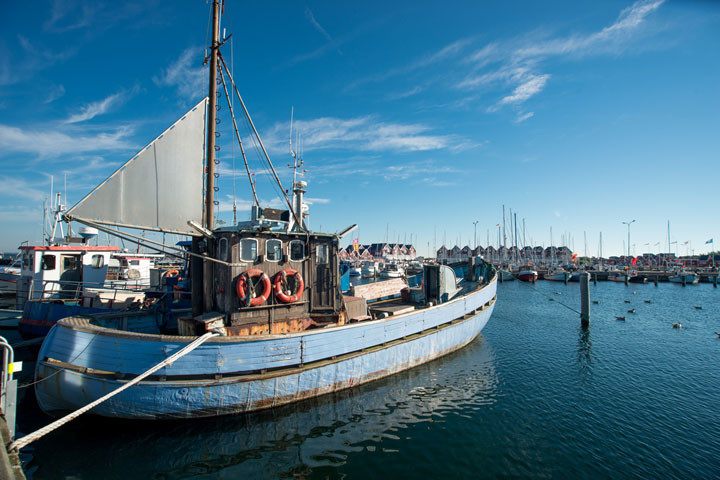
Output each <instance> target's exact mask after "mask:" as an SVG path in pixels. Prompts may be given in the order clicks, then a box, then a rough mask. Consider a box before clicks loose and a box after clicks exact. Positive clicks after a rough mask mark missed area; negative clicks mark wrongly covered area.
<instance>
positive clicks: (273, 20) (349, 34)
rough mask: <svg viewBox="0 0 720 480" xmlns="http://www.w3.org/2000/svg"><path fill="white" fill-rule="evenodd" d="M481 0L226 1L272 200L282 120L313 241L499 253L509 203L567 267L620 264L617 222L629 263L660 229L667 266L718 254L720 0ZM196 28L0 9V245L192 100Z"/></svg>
mask: <svg viewBox="0 0 720 480" xmlns="http://www.w3.org/2000/svg"><path fill="white" fill-rule="evenodd" d="M484 3H485V4H483V3H481V2H474V1H469V2H440V3H438V2H373V1H369V2H362V3H361V4H357V3H347V2H234V1H228V5H227V6H226V12H225V16H224V17H223V24H222V26H223V28H226V29H227V33H228V34H229V33H232V42H228V44H227V46H226V47H224V55H225V58H226V59H228V60H231V59H232V63H233V71H234V76H235V78H236V80H237V83H238V86H239V88H240V91H241V94H242V95H243V97H244V99H245V102H246V104H247V105H248V108H249V109H250V112H251V114H252V115H253V120H254V122H255V124H256V125H257V127H258V129H259V131H260V134H261V136H262V137H263V140H264V141H265V143H266V145H267V146H268V150H269V152H270V156H271V158H272V159H273V161H274V163H275V165H276V167H277V168H278V169H279V170H281V171H282V179H283V183H284V185H285V186H286V188H287V187H289V184H290V183H291V182H290V181H289V180H288V179H289V175H290V172H289V169H287V167H286V165H287V164H288V162H289V155H288V152H287V150H288V145H287V139H288V134H289V120H290V109H291V106H293V105H294V108H295V125H296V126H297V128H298V131H299V132H300V133H301V134H302V136H303V139H304V140H303V144H304V158H305V167H306V168H307V170H308V173H307V174H306V177H305V180H307V181H308V183H309V191H308V197H309V201H310V202H311V203H312V205H311V206H310V213H311V215H310V224H311V227H312V228H314V229H319V228H320V227H322V229H323V230H324V231H338V230H340V229H342V228H344V227H345V226H347V225H349V224H351V223H358V224H359V229H358V230H357V233H356V234H354V235H357V236H358V237H359V239H360V242H361V243H372V242H380V241H385V240H386V239H388V240H390V241H398V240H399V241H401V242H410V241H411V239H412V242H413V243H415V244H416V245H417V246H418V250H419V252H420V253H421V254H425V253H426V252H427V250H428V247H429V248H430V249H432V248H433V247H435V246H436V247H439V246H440V245H441V244H442V243H443V241H445V243H446V244H448V246H452V245H454V244H457V243H460V244H462V245H465V244H472V243H473V241H474V240H473V236H474V225H473V222H475V221H477V222H478V223H477V241H478V243H479V244H481V245H486V244H487V238H488V237H489V238H490V241H491V243H493V244H496V243H497V228H496V224H498V223H502V205H506V208H507V209H508V210H509V209H510V208H512V209H513V211H514V212H517V216H518V222H519V223H520V224H521V223H522V219H524V220H525V240H526V243H528V244H530V243H531V241H532V244H534V245H538V244H539V245H545V246H547V245H549V244H550V240H551V238H550V229H551V228H552V231H553V243H554V244H560V243H561V242H562V241H563V240H564V241H565V243H566V244H569V246H570V247H571V248H573V249H574V250H575V251H577V252H579V253H580V254H581V255H582V254H584V253H585V247H584V236H587V253H588V254H589V255H593V254H597V252H598V238H599V234H600V232H602V235H603V254H604V255H605V256H607V255H612V254H620V253H621V251H622V250H623V248H627V247H626V246H625V247H624V242H626V241H627V228H626V226H625V225H623V224H622V222H623V221H629V220H631V219H636V220H637V221H636V222H635V223H633V224H632V227H631V235H632V237H631V244H633V245H634V249H633V250H632V251H633V253H637V254H639V253H642V252H646V251H655V252H656V251H658V250H660V249H661V250H663V251H664V250H666V249H667V221H668V220H669V221H670V222H671V236H672V241H677V242H678V244H677V245H678V252H679V253H681V254H685V252H686V251H690V249H692V250H694V251H695V253H703V252H705V251H707V249H708V248H709V247H710V245H705V241H706V240H708V239H710V238H716V239H717V240H718V243H720V228H719V224H720V222H719V221H720V215H718V209H717V200H716V198H717V193H718V188H717V187H718V176H717V172H718V161H719V160H720V159H719V158H718V155H719V154H718V152H719V151H720V131H719V130H720V121H719V120H720V118H719V116H720V113H719V112H720V61H719V60H720V53H718V52H720V34H719V33H718V32H720V28H719V27H720V6H719V4H718V3H717V2H712V1H700V0H697V1H679V0H677V1H672V0H669V1H662V0H648V1H637V2H634V3H633V2H620V1H603V2H597V1H582V0H581V1H572V2H535V1H524V2H521V1H511V2H484ZM208 13H209V7H208V5H207V4H206V2H204V1H202V0H198V1H194V2H190V1H183V2H153V1H142V2H140V1H138V2H80V1H61V0H58V1H50V2H48V1H38V2H32V3H28V2H3V4H2V6H0V165H2V172H0V184H1V185H2V188H1V189H0V221H1V222H2V225H3V228H2V233H0V249H2V250H14V249H15V248H16V247H17V246H18V245H19V243H20V242H21V241H24V240H30V241H39V240H40V237H41V232H42V203H43V199H44V198H47V197H48V196H49V192H50V177H51V176H52V177H54V179H55V186H56V189H57V187H58V185H63V183H64V181H65V180H64V179H65V177H67V194H68V197H69V204H71V205H72V204H74V203H75V202H76V201H77V200H79V199H80V198H81V197H82V196H84V195H85V194H86V193H87V192H88V191H89V190H90V189H92V188H93V187H94V186H95V185H97V184H98V183H100V182H101V181H102V180H103V179H104V178H105V177H107V176H108V175H109V174H110V173H112V172H113V171H114V170H115V169H116V168H117V167H118V166H120V165H121V164H122V163H123V162H124V161H126V160H127V159H129V158H131V157H132V156H133V155H134V154H135V152H137V151H138V150H139V149H140V148H142V147H143V146H145V145H146V144H147V143H149V142H150V141H151V140H153V139H154V138H155V137H156V136H157V135H158V134H160V133H161V132H162V131H163V130H164V129H165V128H167V127H168V126H169V125H171V124H172V123H173V122H174V121H175V120H176V119H177V118H179V117H180V116H181V115H182V114H184V113H185V111H186V110H188V109H189V108H190V107H192V106H193V105H195V104H196V103H197V102H198V101H199V100H200V99H201V98H202V97H203V96H204V95H206V89H207V87H206V84H207V80H206V78H207V71H206V70H205V69H204V68H203V67H202V60H203V49H204V45H205V44H206V42H207V40H206V39H207V26H208ZM230 47H232V52H231V49H230ZM226 112H227V109H225V110H223V111H222V113H226ZM219 130H220V133H221V135H222V136H221V137H220V144H221V146H222V150H221V151H220V158H221V162H222V163H221V168H220V173H221V176H220V181H219V186H220V191H219V192H218V197H219V199H220V200H221V206H220V208H221V212H220V216H221V218H224V219H226V220H231V219H232V214H231V206H232V203H233V183H234V185H235V188H234V190H235V202H236V204H237V206H238V210H239V213H238V216H239V219H240V220H244V219H246V217H247V215H248V212H247V208H248V206H249V205H250V198H251V197H250V189H249V184H248V181H247V179H246V177H245V176H244V173H243V171H242V170H241V169H237V171H236V178H235V181H234V182H233V174H232V164H233V147H232V146H231V139H232V130H231V123H230V121H229V120H228V119H227V117H226V118H225V119H224V121H223V123H221V124H220V127H219ZM243 135H244V136H246V139H247V135H248V134H247V132H244V133H243ZM234 153H235V165H236V167H240V166H241V165H242V163H241V162H242V160H241V157H239V155H238V154H239V152H238V149H237V148H234ZM249 160H250V162H251V169H252V170H253V171H257V172H258V176H257V178H258V188H259V190H260V199H261V202H263V203H264V204H265V205H271V206H279V205H280V203H279V199H278V198H276V195H275V193H274V192H275V190H273V189H272V187H271V186H270V184H269V183H268V181H267V179H266V176H265V175H264V174H262V169H261V168H260V163H259V160H258V157H257V155H255V153H254V151H252V149H251V151H250V154H249ZM686 242H687V243H686ZM657 243H660V246H656V244H657ZM673 249H675V246H673Z"/></svg>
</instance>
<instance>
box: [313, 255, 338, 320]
mask: <svg viewBox="0 0 720 480" xmlns="http://www.w3.org/2000/svg"><path fill="white" fill-rule="evenodd" d="M313 255H314V263H315V279H314V282H313V290H312V295H311V300H310V302H311V307H312V310H313V311H317V310H325V311H326V310H335V276H334V275H333V271H334V270H333V265H335V263H336V261H337V259H336V258H334V257H335V255H333V249H332V246H331V244H330V243H318V244H316V245H315V251H314V252H313Z"/></svg>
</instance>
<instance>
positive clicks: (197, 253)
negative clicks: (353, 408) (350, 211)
mask: <svg viewBox="0 0 720 480" xmlns="http://www.w3.org/2000/svg"><path fill="white" fill-rule="evenodd" d="M212 3H213V23H212V25H213V29H212V30H213V37H212V38H213V43H212V45H213V47H212V48H211V49H210V50H209V52H210V53H209V56H208V62H209V63H210V67H209V71H210V72H211V75H212V74H213V73H214V72H216V71H217V70H220V71H223V70H222V68H223V67H224V72H225V73H224V76H223V77H221V81H222V83H223V84H224V82H225V79H229V80H230V82H231V83H232V86H233V87H235V84H234V81H233V80H232V76H231V72H230V71H229V68H228V67H227V66H226V65H225V63H224V60H222V57H221V56H220V55H219V50H220V41H219V38H218V30H219V29H218V23H219V9H220V4H219V0H214V1H213V2H212ZM225 45H227V44H225ZM218 60H220V61H221V62H222V65H221V66H218ZM211 79H212V80H211V81H210V82H208V84H209V90H210V92H209V93H210V94H209V95H208V97H207V98H205V99H204V100H203V101H202V102H200V104H198V105H197V106H196V107H195V108H193V109H192V110H191V111H190V112H188V113H187V114H186V115H185V116H183V118H182V119H181V120H180V121H178V122H176V124H175V125H173V127H172V128H171V129H168V130H166V131H165V132H164V134H163V135H161V136H160V137H158V138H157V139H156V140H155V141H153V142H152V143H151V144H150V145H149V146H148V147H147V148H146V149H143V150H142V151H141V153H140V154H138V155H137V156H135V157H133V158H132V159H130V160H129V161H128V162H126V163H125V164H124V165H122V166H121V167H120V168H119V169H118V170H117V171H116V172H115V173H113V174H112V175H111V176H110V178H109V179H108V180H106V181H105V182H103V183H102V184H101V185H100V186H99V187H97V188H96V189H95V190H93V191H92V192H91V193H90V194H89V195H87V196H86V197H85V198H83V199H82V200H81V201H80V202H78V203H77V204H76V205H75V206H74V207H73V208H71V209H70V210H69V211H68V212H67V214H66V216H67V218H68V219H69V220H73V221H78V222H81V223H86V224H90V225H100V226H102V225H104V226H107V229H108V230H110V227H109V226H112V225H115V226H117V225H120V226H126V227H129V226H132V227H133V228H153V229H155V230H158V231H161V232H165V231H175V232H176V233H177V232H182V233H183V234H187V235H192V236H193V237H194V238H195V239H194V241H193V249H192V250H191V252H190V255H191V256H192V259H191V269H192V274H191V277H192V279H193V288H192V293H193V313H192V315H188V316H187V317H183V318H180V319H178V324H177V330H175V331H172V330H171V329H166V330H165V331H161V330H160V329H158V328H156V326H155V325H154V324H153V323H152V322H151V321H148V319H146V318H145V317H144V315H143V313H142V312H139V313H137V314H136V315H135V316H133V315H129V314H118V315H116V316H112V315H97V316H93V315H90V316H83V317H72V318H66V319H63V320H60V321H59V322H58V324H57V325H56V326H55V327H54V328H53V329H52V330H51V332H50V334H49V335H48V336H47V337H46V339H45V341H44V343H43V345H42V347H41V349H40V353H39V357H38V362H37V364H36V365H37V366H36V370H35V376H36V381H35V383H34V387H35V393H36V398H37V402H38V405H39V406H40V408H41V409H42V410H43V411H45V412H48V413H50V414H55V415H56V414H60V413H61V412H66V411H73V410H76V409H78V408H80V407H83V406H86V405H87V404H88V403H89V402H93V401H96V400H99V399H100V398H101V397H103V396H105V395H106V394H107V393H108V392H112V391H116V393H117V394H116V395H115V396H113V397H112V398H110V399H109V400H107V401H105V402H104V403H98V404H97V405H95V406H94V407H93V409H92V410H90V412H91V413H92V414H95V415H103V416H109V417H120V418H129V419H170V418H191V417H203V416H217V415H224V414H231V413H242V412H249V411H254V410H261V409H267V408H273V407H276V406H280V405H284V404H287V403H290V402H295V401H299V400H302V399H306V398H311V397H315V396H319V395H323V394H327V393H332V392H335V391H339V390H342V389H346V388H351V387H353V386H356V385H361V384H364V383H367V382H370V381H373V380H376V379H380V378H383V377H386V376H389V375H393V374H395V373H397V372H401V371H403V370H407V369H409V368H412V367H415V366H417V365H420V364H423V363H426V362H429V361H431V360H433V359H435V358H438V357H440V356H443V355H446V354H448V353H450V352H453V351H456V350H458V349H460V348H462V347H464V346H466V345H468V344H469V343H470V342H472V341H473V340H474V339H475V338H477V336H478V335H479V334H480V332H481V330H482V329H483V328H484V326H485V325H486V323H487V322H488V320H489V318H490V315H491V313H492V311H493V309H494V305H495V299H496V286H497V275H496V274H495V270H494V268H493V267H492V266H491V265H489V264H487V263H485V262H484V261H482V259H480V258H478V259H476V260H477V264H473V263H469V264H467V266H466V269H464V270H465V273H464V274H463V275H462V276H461V278H460V279H459V281H458V276H457V275H456V271H455V270H454V269H453V268H451V267H450V266H447V265H427V266H425V269H424V273H423V274H424V279H425V281H424V284H423V285H422V286H421V287H414V288H413V289H411V295H410V300H405V299H402V298H401V299H399V300H397V301H396V302H394V303H384V302H383V303H380V304H372V303H370V304H368V298H364V297H361V296H357V295H355V296H353V297H345V296H343V295H341V294H340V293H339V289H338V286H339V280H340V278H339V268H338V263H339V258H338V257H339V243H340V241H341V238H342V237H343V236H344V235H346V234H347V233H349V232H350V231H352V230H353V229H354V228H355V227H356V226H355V225H353V226H351V227H348V228H347V229H345V230H344V231H342V232H341V233H321V232H311V231H310V230H309V228H308V225H307V223H306V222H305V216H306V214H307V208H306V205H305V204H304V203H303V195H304V193H305V192H306V188H307V183H306V182H304V181H295V182H294V183H293V188H292V192H293V193H292V200H291V199H289V198H287V197H285V194H284V193H283V192H285V190H284V189H283V188H282V184H281V181H280V179H279V178H276V183H277V184H278V185H277V187H278V189H277V190H278V192H279V193H280V194H281V196H282V197H284V200H286V204H287V206H288V207H289V210H285V211H278V210H273V209H263V208H262V207H261V206H260V205H259V202H258V203H256V204H254V205H253V207H252V209H251V219H250V221H248V222H240V223H238V224H236V225H226V226H216V225H214V224H213V215H212V214H211V212H212V211H213V205H214V203H213V198H214V196H213V195H214V183H213V182H214V175H213V168H214V152H215V149H214V141H215V135H214V133H213V130H214V127H215V123H216V122H215V112H216V111H217V109H216V108H215V100H216V98H217V97H216V92H217V83H216V81H215V80H214V77H211ZM237 95H238V96H239V94H237ZM228 104H230V102H229V100H228ZM236 104H237V103H236ZM230 105H231V104H230ZM206 112H207V114H206ZM230 113H232V110H231V111H230ZM245 115H246V118H247V120H248V123H249V124H251V125H252V120H251V119H250V116H249V114H247V112H245ZM233 120H234V119H233ZM204 124H206V125H207V129H206V131H207V135H205V129H204V128H203V125H204ZM253 130H254V129H253ZM253 133H254V135H255V136H256V137H257V139H258V143H260V137H259V135H258V134H257V131H254V132H253ZM260 144H261V143H260ZM205 149H206V150H205ZM204 151H206V152H207V154H206V155H203V153H204ZM203 159H205V161H206V162H207V165H206V166H207V169H205V168H204V167H205V166H204V165H203ZM265 159H266V160H267V163H268V164H269V165H270V166H272V163H271V162H270V159H269V157H265ZM295 161H296V162H295V166H297V165H298V159H297V158H295ZM204 172H206V174H205V175H204V177H205V179H206V180H207V183H206V184H204V182H203V173H204ZM248 177H249V180H250V182H252V177H251V176H250V175H249V174H248ZM113 180H119V181H113ZM143 180H146V182H145V183H141V184H139V183H138V182H142V181H143ZM150 184H151V185H153V186H154V187H153V188H154V189H155V188H157V190H158V191H157V192H155V191H153V192H152V193H151V194H150V193H149V192H148V191H147V190H146V186H147V185H150ZM138 189H142V193H143V195H137V194H134V193H138ZM203 195H204V202H201V201H200V200H201V199H202V197H203ZM176 197H179V198H176ZM282 197H281V198H282ZM147 199H151V201H150V202H148V200H147ZM109 200H116V202H112V201H109ZM138 202H144V207H145V208H142V209H141V208H135V207H137V203H138ZM117 203H121V205H117ZM204 212H210V214H209V215H204ZM121 233H122V232H121ZM135 240H136V241H138V242H141V243H142V242H143V241H144V240H143V239H142V238H140V237H135ZM166 247H167V246H166ZM395 271H398V270H395ZM459 271H460V270H459V269H458V272H459ZM271 278H272V280H271ZM387 284H390V285H387ZM376 285H377V284H374V285H373V286H372V288H378V287H376ZM393 285H394V286H395V287H399V288H402V290H404V289H405V288H406V287H404V282H402V281H392V282H386V285H385V286H381V287H380V289H382V288H385V287H390V286H393ZM357 288H359V287H357ZM393 288H394V287H393ZM368 289H370V288H368ZM355 293H356V294H357V289H356V290H355ZM395 293H397V292H388V291H387V290H384V291H382V292H381V293H380V294H379V295H378V296H377V297H376V298H380V297H383V298H385V297H387V296H394V294H395ZM147 375H150V376H149V377H148V376H147ZM50 379H51V380H50ZM129 379H132V380H129ZM46 380H50V381H46ZM129 381H132V382H133V383H134V384H131V385H128V382H129ZM135 382H137V383H135ZM120 387H129V388H125V389H123V390H121V391H117V389H119V388H120Z"/></svg>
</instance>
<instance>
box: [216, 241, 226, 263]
mask: <svg viewBox="0 0 720 480" xmlns="http://www.w3.org/2000/svg"><path fill="white" fill-rule="evenodd" d="M227 256H228V239H227V238H221V239H220V241H219V242H218V258H219V259H220V260H225V261H228V258H227Z"/></svg>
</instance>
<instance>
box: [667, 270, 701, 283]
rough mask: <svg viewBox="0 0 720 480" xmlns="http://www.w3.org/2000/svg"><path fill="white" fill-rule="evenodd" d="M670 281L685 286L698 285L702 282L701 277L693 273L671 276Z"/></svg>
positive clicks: (684, 272)
mask: <svg viewBox="0 0 720 480" xmlns="http://www.w3.org/2000/svg"><path fill="white" fill-rule="evenodd" d="M668 281H669V282H672V283H682V284H683V285H697V284H698V283H699V282H700V276H699V275H698V274H696V273H693V272H686V271H681V272H676V273H674V274H673V275H670V276H669V277H668Z"/></svg>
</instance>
